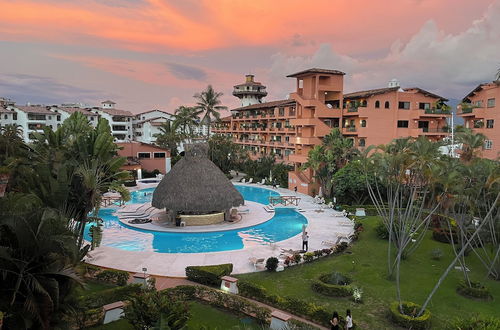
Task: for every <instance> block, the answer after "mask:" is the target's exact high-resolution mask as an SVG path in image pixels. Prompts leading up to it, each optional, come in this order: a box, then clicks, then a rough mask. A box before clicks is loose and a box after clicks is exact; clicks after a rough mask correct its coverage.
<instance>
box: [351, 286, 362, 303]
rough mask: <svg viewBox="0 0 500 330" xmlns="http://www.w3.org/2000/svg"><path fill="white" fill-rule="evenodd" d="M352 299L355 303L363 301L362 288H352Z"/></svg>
mask: <svg viewBox="0 0 500 330" xmlns="http://www.w3.org/2000/svg"><path fill="white" fill-rule="evenodd" d="M352 300H354V302H355V303H361V302H363V290H361V289H360V288H356V287H354V289H353V290H352Z"/></svg>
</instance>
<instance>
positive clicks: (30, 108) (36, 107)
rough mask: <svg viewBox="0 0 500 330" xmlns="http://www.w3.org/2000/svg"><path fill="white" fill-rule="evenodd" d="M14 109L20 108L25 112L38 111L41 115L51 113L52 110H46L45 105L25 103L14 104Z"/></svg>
mask: <svg viewBox="0 0 500 330" xmlns="http://www.w3.org/2000/svg"><path fill="white" fill-rule="evenodd" d="M15 108H16V109H19V110H21V111H22V112H26V113H38V114H42V115H53V114H54V112H52V111H50V110H47V107H46V106H41V105H26V106H20V105H16V106H15Z"/></svg>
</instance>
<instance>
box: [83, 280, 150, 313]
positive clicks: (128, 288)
mask: <svg viewBox="0 0 500 330" xmlns="http://www.w3.org/2000/svg"><path fill="white" fill-rule="evenodd" d="M142 290H143V287H142V285H141V284H130V285H125V286H119V287H116V288H112V289H107V290H102V291H98V292H93V293H89V294H86V295H85V296H81V297H79V298H78V301H79V305H81V306H83V307H85V308H87V309H92V308H99V307H102V306H104V305H107V304H111V303H114V302H116V301H123V300H128V298H129V297H131V296H132V295H134V294H138V293H140V292H142Z"/></svg>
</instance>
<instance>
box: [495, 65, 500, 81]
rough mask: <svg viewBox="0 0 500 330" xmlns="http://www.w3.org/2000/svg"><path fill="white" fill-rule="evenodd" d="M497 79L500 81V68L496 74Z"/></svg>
mask: <svg viewBox="0 0 500 330" xmlns="http://www.w3.org/2000/svg"><path fill="white" fill-rule="evenodd" d="M495 80H496V81H500V68H498V70H497V74H496V75H495Z"/></svg>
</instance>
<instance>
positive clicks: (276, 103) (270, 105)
mask: <svg viewBox="0 0 500 330" xmlns="http://www.w3.org/2000/svg"><path fill="white" fill-rule="evenodd" d="M291 105H295V101H294V100H279V101H271V102H264V103H257V104H252V105H247V106H246V107H241V108H236V109H232V110H231V111H244V110H256V109H267V108H276V107H284V106H291Z"/></svg>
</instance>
